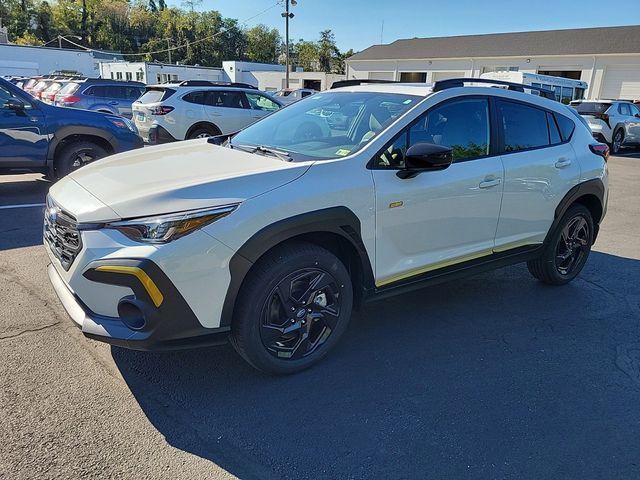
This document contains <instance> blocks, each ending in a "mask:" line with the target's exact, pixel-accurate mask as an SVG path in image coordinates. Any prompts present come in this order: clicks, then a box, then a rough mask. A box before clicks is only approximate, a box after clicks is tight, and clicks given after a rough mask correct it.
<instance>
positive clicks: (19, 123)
mask: <svg viewBox="0 0 640 480" xmlns="http://www.w3.org/2000/svg"><path fill="white" fill-rule="evenodd" d="M16 100H18V101H21V102H23V104H24V109H16V108H11V107H10V106H9V103H10V102H11V101H16ZM45 127H46V125H45V119H44V115H43V114H42V112H41V111H40V110H39V109H38V108H37V107H36V106H35V105H33V104H31V103H30V102H29V101H28V99H27V98H26V95H25V96H24V97H22V96H18V95H15V94H14V93H13V92H11V90H10V89H9V88H6V87H5V86H4V85H2V84H0V167H27V168H33V167H40V166H43V165H44V164H45V160H46V157H47V149H48V145H49V142H48V138H47V134H46V128H45Z"/></svg>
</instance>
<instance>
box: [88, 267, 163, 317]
mask: <svg viewBox="0 0 640 480" xmlns="http://www.w3.org/2000/svg"><path fill="white" fill-rule="evenodd" d="M96 272H108V273H121V274H123V275H133V276H134V277H136V278H137V279H138V280H140V283H141V284H142V286H143V287H144V289H145V290H146V291H147V293H148V294H149V296H150V297H151V300H152V301H153V304H154V305H155V306H156V307H159V306H160V305H162V301H163V300H164V297H163V296H162V292H160V289H159V288H158V287H157V286H156V284H155V283H154V281H153V280H151V277H149V275H147V272H145V271H144V270H142V269H141V268H139V267H127V266H124V265H100V266H99V267H96Z"/></svg>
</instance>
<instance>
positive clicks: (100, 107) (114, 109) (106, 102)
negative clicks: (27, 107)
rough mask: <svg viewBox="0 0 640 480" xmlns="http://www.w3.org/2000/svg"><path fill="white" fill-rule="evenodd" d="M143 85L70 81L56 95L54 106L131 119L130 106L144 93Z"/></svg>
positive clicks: (97, 79) (106, 81) (108, 81)
mask: <svg viewBox="0 0 640 480" xmlns="http://www.w3.org/2000/svg"><path fill="white" fill-rule="evenodd" d="M144 89H145V86H144V83H140V82H130V81H126V82H123V81H118V80H108V79H101V78H87V79H83V80H75V81H70V82H68V83H67V84H65V85H64V86H63V87H62V88H61V89H60V90H59V91H58V93H57V94H56V96H55V100H54V105H57V106H59V107H73V108H84V109H86V110H94V111H96V112H104V113H112V114H114V115H121V116H123V117H127V118H131V104H132V103H133V102H134V101H136V100H137V99H138V98H140V96H141V95H142V94H143V93H144Z"/></svg>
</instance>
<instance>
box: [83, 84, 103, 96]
mask: <svg viewBox="0 0 640 480" xmlns="http://www.w3.org/2000/svg"><path fill="white" fill-rule="evenodd" d="M84 93H85V95H91V96H93V97H103V98H104V97H106V96H107V87H106V86H104V85H94V86H93V87H90V88H89V89H88V90H87V91H86V92H84Z"/></svg>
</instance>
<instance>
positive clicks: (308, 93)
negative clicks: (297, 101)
mask: <svg viewBox="0 0 640 480" xmlns="http://www.w3.org/2000/svg"><path fill="white" fill-rule="evenodd" d="M309 95H311V92H302V98H304V97H308V96H309Z"/></svg>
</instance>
